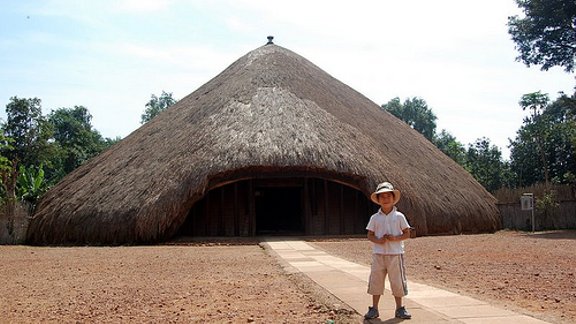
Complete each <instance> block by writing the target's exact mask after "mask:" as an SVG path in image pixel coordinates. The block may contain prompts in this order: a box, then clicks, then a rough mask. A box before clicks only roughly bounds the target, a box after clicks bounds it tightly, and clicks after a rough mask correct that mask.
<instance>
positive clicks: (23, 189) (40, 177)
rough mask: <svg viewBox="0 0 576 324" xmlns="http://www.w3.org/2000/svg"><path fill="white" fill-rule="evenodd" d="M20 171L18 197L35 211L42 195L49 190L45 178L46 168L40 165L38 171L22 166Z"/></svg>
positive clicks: (17, 183)
mask: <svg viewBox="0 0 576 324" xmlns="http://www.w3.org/2000/svg"><path fill="white" fill-rule="evenodd" d="M19 171H20V172H19V174H18V180H17V182H16V192H17V197H18V198H19V199H20V200H21V201H23V202H27V203H28V204H30V207H31V208H32V209H33V208H34V207H35V206H36V203H37V202H38V200H40V197H41V196H42V194H44V192H46V190H47V189H48V184H47V182H46V181H45V178H44V166H43V165H40V166H39V167H38V169H36V168H34V167H29V168H26V167H25V166H23V165H21V166H20V170H19Z"/></svg>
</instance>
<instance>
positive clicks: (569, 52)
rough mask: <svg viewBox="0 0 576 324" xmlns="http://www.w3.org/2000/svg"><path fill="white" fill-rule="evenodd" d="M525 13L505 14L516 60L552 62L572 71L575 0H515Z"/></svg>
mask: <svg viewBox="0 0 576 324" xmlns="http://www.w3.org/2000/svg"><path fill="white" fill-rule="evenodd" d="M516 3H517V5H518V7H519V8H520V9H522V10H523V12H524V15H525V17H518V16H512V17H508V33H509V34H510V35H511V36H512V40H514V42H515V43H516V49H517V50H518V51H519V53H520V55H519V56H518V57H517V60H518V61H522V62H524V64H526V65H527V66H531V65H542V70H548V69H550V68H551V67H553V66H561V67H564V70H565V71H566V72H573V71H574V64H575V58H576V2H575V1H574V0H516Z"/></svg>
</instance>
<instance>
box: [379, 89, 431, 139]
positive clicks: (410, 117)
mask: <svg viewBox="0 0 576 324" xmlns="http://www.w3.org/2000/svg"><path fill="white" fill-rule="evenodd" d="M382 109H384V110H385V111H387V112H389V113H391V114H392V115H394V116H396V117H398V118H399V119H401V120H403V121H404V122H405V123H406V124H408V125H409V126H410V127H412V128H413V129H415V130H417V131H418V132H419V133H420V134H422V135H424V137H426V138H427V139H428V140H429V141H430V142H433V141H434V134H435V132H436V115H434V113H433V112H432V110H431V109H430V108H428V104H426V101H424V99H421V98H417V97H414V98H412V99H406V100H405V101H404V103H401V102H400V98H398V97H396V98H394V99H392V100H390V101H388V103H386V104H383V105H382Z"/></svg>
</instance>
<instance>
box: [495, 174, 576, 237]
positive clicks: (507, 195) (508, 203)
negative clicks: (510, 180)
mask: <svg viewBox="0 0 576 324" xmlns="http://www.w3.org/2000/svg"><path fill="white" fill-rule="evenodd" d="M575 189H576V188H575V187H574V186H570V185H553V186H551V187H550V192H551V193H552V195H553V197H554V199H553V202H554V204H548V206H546V208H538V207H535V208H534V211H533V212H534V229H535V230H537V231H541V230H554V229H576V190H575ZM526 192H530V193H533V194H534V200H535V205H538V201H539V200H542V199H543V198H544V195H545V193H546V192H547V190H546V187H545V186H544V184H537V185H534V186H530V187H526V188H520V189H500V190H498V191H496V192H495V193H494V196H495V197H496V199H498V204H497V206H498V209H499V210H500V217H501V221H502V228H506V229H514V230H525V231H530V230H532V211H527V210H522V208H521V206H520V197H521V196H522V194H523V193H526Z"/></svg>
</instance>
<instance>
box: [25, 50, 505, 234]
mask: <svg viewBox="0 0 576 324" xmlns="http://www.w3.org/2000/svg"><path fill="white" fill-rule="evenodd" d="M382 181H390V182H392V183H394V185H395V186H396V187H397V188H398V189H400V190H401V191H402V199H401V201H400V203H399V209H401V210H402V211H403V212H404V213H405V214H406V215H407V217H408V219H409V221H410V223H411V225H412V226H414V227H415V228H416V231H417V233H418V235H432V234H458V233H478V232H493V231H495V230H496V229H498V227H499V223H500V222H499V215H498V210H497V208H496V205H495V203H496V200H495V199H494V197H492V196H491V195H490V194H489V193H488V192H487V191H486V190H484V188H483V187H482V186H481V185H480V184H478V183H477V182H476V181H475V180H474V179H473V178H472V176H471V175H470V174H468V173H467V172H466V171H465V170H464V169H463V168H462V167H460V166H459V165H458V164H456V163H455V162H454V161H452V160H451V159H450V158H449V157H447V156H446V155H444V154H443V153H442V152H441V151H440V150H438V149H437V148H436V147H435V146H434V145H433V144H431V143H430V142H429V141H428V140H426V139H425V138H424V137H423V136H421V135H420V134H419V133H418V132H416V131H415V130H413V129H411V128H410V127H409V126H408V125H406V124H405V123H404V122H402V121H401V120H398V119H397V118H395V117H394V116H392V115H390V114H389V113H387V112H385V111H383V110H382V109H380V107H379V106H378V105H377V104H375V103H374V102H372V101H370V100H368V99H367V98H366V97H364V96H363V95H362V94H360V93H358V92H356V91H355V90H353V89H351V88H350V87H348V86H347V85H345V84H343V83H342V82H340V81H338V80H336V79H335V78H333V77H332V76H330V75H329V74H327V73H326V72H324V71H322V70H321V69H320V68H318V67H317V66H315V65H314V64H312V63H311V62H309V61H308V60H306V59H304V58H303V57H301V56H299V55H297V54H295V53H293V52H291V51H289V50H287V49H285V48H282V47H280V46H277V45H274V44H267V45H264V46H262V47H260V48H257V49H256V50H253V51H251V52H249V53H248V54H246V55H245V56H243V57H241V58H240V59H239V60H237V61H236V62H234V63H233V64H232V65H230V66H229V67H228V68H227V69H225V70H224V71H223V72H222V73H220V74H219V75H217V76H216V77H215V78H213V79H212V80H210V81H209V82H208V83H206V84H204V85H203V86H201V87H200V88H199V89H198V90H196V91H194V92H193V93H191V94H190V95H188V96H187V97H185V98H184V99H182V100H180V101H179V102H177V103H176V104H175V105H173V106H172V107H170V108H169V109H167V110H166V111H165V112H163V113H161V114H160V115H158V116H157V117H156V118H154V119H153V120H152V121H150V122H149V123H147V124H145V125H143V126H142V127H140V128H139V129H137V130H136V131H134V132H133V133H132V134H130V135H129V136H127V137H126V138H125V139H124V140H122V141H121V142H120V143H118V144H116V145H114V146H113V147H111V148H110V149H108V150H107V151H105V152H103V153H102V154H100V155H98V156H96V157H95V158H93V159H91V160H90V161H89V162H87V163H86V164H84V165H82V166H81V167H79V168H78V169H77V170H75V171H73V172H72V173H70V174H69V175H68V176H66V177H65V178H64V179H63V180H62V181H61V182H60V183H59V184H57V185H56V186H54V187H53V188H52V189H51V190H50V191H49V192H48V193H46V194H45V196H44V197H43V199H42V201H41V202H40V204H39V205H38V208H37V210H36V213H35V214H34V216H33V219H32V220H31V222H30V226H29V229H28V242H29V243H32V244H135V243H151V242H159V241H165V240H168V239H171V238H173V237H175V236H177V235H192V236H254V235H262V234H276V233H282V234H300V235H340V234H359V233H365V226H366V223H367V221H368V218H369V216H370V215H371V214H372V213H373V212H374V211H376V210H377V206H376V205H374V204H373V203H371V202H370V200H369V195H370V192H371V191H373V190H374V188H375V186H376V184H377V183H379V182H382Z"/></svg>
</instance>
